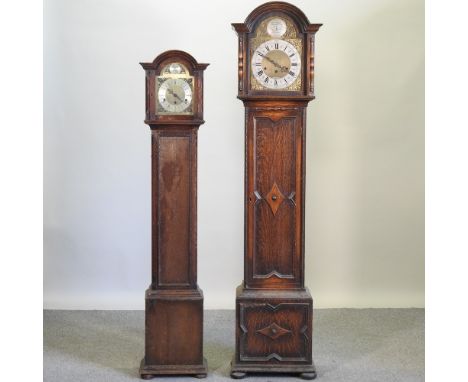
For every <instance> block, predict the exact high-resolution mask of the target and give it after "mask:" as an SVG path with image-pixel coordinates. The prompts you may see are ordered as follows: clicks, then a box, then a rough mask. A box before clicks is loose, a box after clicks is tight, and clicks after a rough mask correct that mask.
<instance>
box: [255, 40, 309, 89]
mask: <svg viewBox="0 0 468 382" xmlns="http://www.w3.org/2000/svg"><path fill="white" fill-rule="evenodd" d="M300 72H301V57H300V54H299V52H298V51H297V49H296V48H295V47H294V45H292V44H291V43H289V42H288V41H285V40H269V41H266V42H264V43H263V44H261V45H259V46H258V47H257V49H255V52H254V53H253V56H252V73H253V76H254V78H255V79H256V80H257V81H258V82H259V84H261V85H262V86H263V87H266V88H268V89H284V88H287V87H289V86H290V85H291V84H293V83H294V82H295V81H297V79H298V77H299V74H300Z"/></svg>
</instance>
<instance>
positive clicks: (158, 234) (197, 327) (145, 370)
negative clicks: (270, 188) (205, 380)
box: [140, 50, 208, 379]
mask: <svg viewBox="0 0 468 382" xmlns="http://www.w3.org/2000/svg"><path fill="white" fill-rule="evenodd" d="M173 62H178V63H180V64H182V65H184V66H185V67H186V68H187V69H188V70H189V72H190V75H192V76H193V77H194V81H195V82H194V91H193V102H194V104H193V105H194V113H193V115H167V114H164V115H157V114H156V113H155V103H156V102H157V93H156V91H155V79H156V77H157V76H158V75H159V73H160V72H161V70H162V69H163V68H164V67H165V66H166V65H168V64H170V63H173ZM141 66H142V67H143V68H144V69H145V72H146V119H145V123H146V124H147V125H149V127H150V129H151V162H152V165H151V177H152V181H151V185H152V187H151V188H152V191H151V192H152V234H151V235H152V262H151V263H152V265H151V285H150V286H149V288H148V289H147V290H146V295H145V306H146V307H145V357H144V358H143V360H142V361H141V365H140V376H141V377H142V378H144V379H150V378H152V377H154V376H156V375H161V374H162V375H174V374H192V375H196V376H198V377H205V376H206V374H207V365H206V360H205V359H204V358H203V292H202V291H201V289H200V288H199V287H198V284H197V135H198V128H199V126H200V125H201V124H203V123H204V120H203V71H204V70H205V69H206V67H207V66H208V64H200V63H197V61H196V60H195V59H194V58H193V57H192V56H191V55H189V54H188V53H185V52H183V51H178V50H171V51H167V52H165V53H162V54H161V55H159V56H158V57H156V58H155V60H154V61H153V62H152V63H142V64H141Z"/></svg>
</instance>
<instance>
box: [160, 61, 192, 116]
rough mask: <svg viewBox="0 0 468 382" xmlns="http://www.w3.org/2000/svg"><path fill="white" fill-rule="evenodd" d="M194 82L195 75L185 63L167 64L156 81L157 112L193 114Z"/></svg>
mask: <svg viewBox="0 0 468 382" xmlns="http://www.w3.org/2000/svg"><path fill="white" fill-rule="evenodd" d="M193 83H194V82H193V77H192V76H190V75H189V72H188V70H187V69H186V68H185V67H184V66H183V65H181V64H179V63H171V64H169V65H167V66H165V67H164V69H163V70H162V72H161V75H160V76H158V77H157V81H156V92H157V98H156V112H157V114H171V115H178V114H192V113H193Z"/></svg>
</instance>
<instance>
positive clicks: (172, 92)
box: [167, 89, 182, 102]
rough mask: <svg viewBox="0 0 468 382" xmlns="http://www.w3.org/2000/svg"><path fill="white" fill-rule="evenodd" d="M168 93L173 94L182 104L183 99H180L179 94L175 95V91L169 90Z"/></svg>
mask: <svg viewBox="0 0 468 382" xmlns="http://www.w3.org/2000/svg"><path fill="white" fill-rule="evenodd" d="M167 91H168V92H169V94H172V95H173V96H174V97H175V98H177V99H178V100H179V101H180V102H182V98H180V97H179V95H178V94H177V93H174V91H173V90H171V89H167Z"/></svg>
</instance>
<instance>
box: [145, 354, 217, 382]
mask: <svg viewBox="0 0 468 382" xmlns="http://www.w3.org/2000/svg"><path fill="white" fill-rule="evenodd" d="M139 373H140V377H141V378H143V379H151V378H152V377H155V376H158V375H193V376H195V377H197V378H206V376H207V374H208V366H207V363H206V359H205V358H203V363H202V364H200V365H146V364H145V359H144V358H143V359H142V360H141V364H140V371H139Z"/></svg>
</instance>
